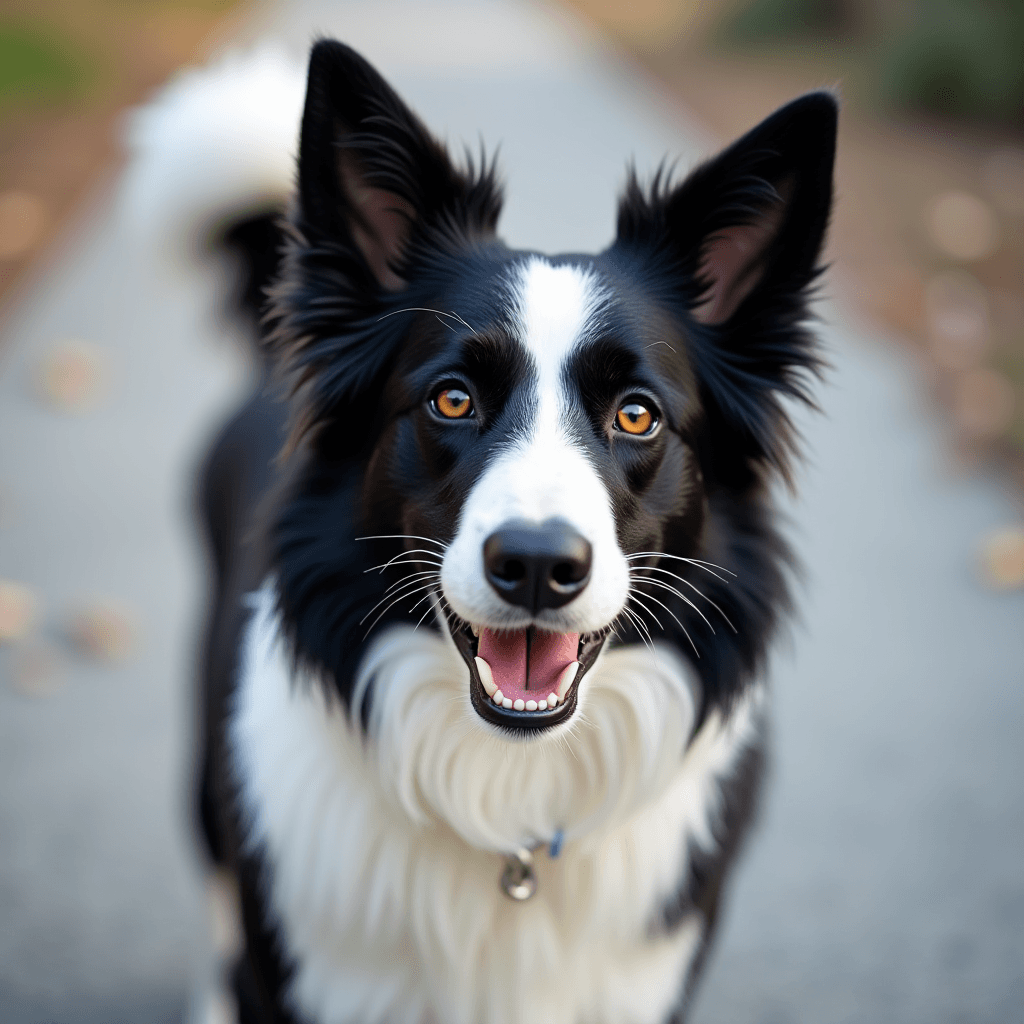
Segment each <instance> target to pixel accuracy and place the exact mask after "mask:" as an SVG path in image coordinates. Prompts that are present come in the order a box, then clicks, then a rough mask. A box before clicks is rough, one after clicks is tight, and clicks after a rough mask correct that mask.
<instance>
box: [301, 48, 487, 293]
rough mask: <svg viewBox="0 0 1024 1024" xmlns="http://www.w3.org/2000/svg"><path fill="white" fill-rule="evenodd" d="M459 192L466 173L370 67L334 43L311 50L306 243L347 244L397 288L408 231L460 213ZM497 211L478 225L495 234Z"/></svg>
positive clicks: (382, 282)
mask: <svg viewBox="0 0 1024 1024" xmlns="http://www.w3.org/2000/svg"><path fill="white" fill-rule="evenodd" d="M466 191H467V179H466V176H465V175H463V174H462V173H461V172H459V171H457V170H456V169H455V168H454V167H453V166H452V163H451V161H450V160H449V159H448V155H447V153H446V152H445V149H444V147H443V146H441V145H440V144H439V143H438V142H436V141H435V140H434V139H433V138H432V137H431V135H430V134H429V133H428V132H427V130H426V129H425V128H424V127H423V125H422V124H421V123H420V121H419V119H418V118H417V117H416V116H415V115H414V114H413V113H412V111H411V110H409V108H408V107H407V106H406V105H405V104H404V103H403V102H402V100H401V99H399V97H398V95H397V94H396V93H395V91H394V90H393V89H392V88H391V87H390V86H389V85H388V84H387V82H385V81H384V79H383V78H382V77H381V76H380V75H379V74H378V73H377V71H376V70H374V68H373V67H371V66H370V64H368V63H367V62H366V61H365V60H363V58H362V57H360V56H359V54H357V53H356V52H355V51H354V50H352V49H350V48H349V47H347V46H345V45H343V44H342V43H338V42H335V41H333V40H321V41H319V42H318V43H317V44H316V45H315V46H314V47H313V50H312V53H311V55H310V61H309V81H308V86H307V92H306V106H305V110H304V112H303V116H302V135H301V142H300V146H299V206H300V210H299V216H300V220H301V224H300V229H301V230H302V233H303V235H304V236H305V237H306V238H307V239H309V240H313V239H327V240H330V241H333V242H335V243H341V244H342V245H343V246H346V247H348V248H350V249H352V250H354V252H355V253H357V254H358V256H359V257H361V261H362V263H363V264H364V268H365V269H366V270H368V271H369V273H370V275H371V276H372V280H373V281H374V282H376V284H378V285H379V286H380V287H381V288H383V289H384V290H386V291H397V290H399V289H401V288H402V287H404V285H405V281H404V279H403V276H402V267H403V263H404V261H405V259H406V256H407V254H408V250H409V246H410V242H411V240H412V236H413V235H414V233H415V232H416V231H417V229H420V228H423V227H424V226H426V225H428V224H429V223H431V222H437V221H438V220H439V219H440V218H443V216H444V214H445V212H448V213H449V215H451V214H452V213H453V212H455V211H461V212H462V213H465V212H466V203H465V199H466V195H465V193H466ZM497 212H498V211H497V206H496V205H495V206H494V207H493V208H492V209H488V210H486V211H484V216H483V218H482V219H481V222H480V223H478V224H477V225H475V226H477V227H481V228H483V229H484V230H486V229H487V227H489V228H490V229H491V230H493V227H494V221H496V219H497ZM488 218H490V223H489V224H487V223H485V222H486V221H487V220H488Z"/></svg>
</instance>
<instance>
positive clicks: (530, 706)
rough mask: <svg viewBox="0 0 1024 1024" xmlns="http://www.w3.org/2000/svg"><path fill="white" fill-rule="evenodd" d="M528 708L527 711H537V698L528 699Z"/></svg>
mask: <svg viewBox="0 0 1024 1024" xmlns="http://www.w3.org/2000/svg"><path fill="white" fill-rule="evenodd" d="M526 710H527V711H536V710H537V702H536V701H535V700H528V701H527V702H526Z"/></svg>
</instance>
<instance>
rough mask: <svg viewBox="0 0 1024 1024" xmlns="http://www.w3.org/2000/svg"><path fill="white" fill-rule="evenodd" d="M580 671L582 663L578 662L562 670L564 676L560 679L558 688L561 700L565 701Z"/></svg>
mask: <svg viewBox="0 0 1024 1024" xmlns="http://www.w3.org/2000/svg"><path fill="white" fill-rule="evenodd" d="M579 670H580V663H579V662H578V661H574V662H573V663H572V664H571V665H566V666H565V668H564V669H562V674H561V675H560V676H559V677H558V686H557V688H556V690H557V693H558V699H559V700H565V695H566V694H567V693H568V692H569V687H570V686H572V683H573V680H574V679H575V678H576V673H577V672H579Z"/></svg>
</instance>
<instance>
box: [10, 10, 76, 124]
mask: <svg viewBox="0 0 1024 1024" xmlns="http://www.w3.org/2000/svg"><path fill="white" fill-rule="evenodd" d="M95 77H96V69H95V65H94V63H93V61H92V60H91V59H90V58H89V56H88V54H85V53H83V52H82V51H81V49H80V48H79V47H78V46H77V45H76V44H75V43H74V42H73V41H72V40H70V39H68V38H66V37H65V36H63V35H61V33H60V32H58V31H56V30H55V29H53V28H51V27H50V26H49V25H46V24H43V23H37V24H33V23H31V22H24V21H0V110H3V109H4V108H5V107H7V106H9V105H10V104H12V103H19V104H20V103H25V102H29V103H46V104H50V103H59V102H65V101H68V100H75V99H78V98H79V97H81V96H83V95H85V94H86V93H87V92H88V90H89V87H90V86H91V85H92V84H93V81H94V80H95Z"/></svg>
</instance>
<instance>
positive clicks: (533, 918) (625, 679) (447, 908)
mask: <svg viewBox="0 0 1024 1024" xmlns="http://www.w3.org/2000/svg"><path fill="white" fill-rule="evenodd" d="M290 665H291V662H290V660H289V658H288V656H287V652H286V650H285V647H284V644H283V642H282V640H281V639H280V636H279V632H278V623H277V621H276V619H275V613H274V595H273V591H272V590H271V589H270V588H269V587H267V588H265V589H264V590H263V591H261V592H260V594H258V595H257V596H256V600H255V603H254V616H253V621H252V623H251V625H250V628H249V630H248V633H247V637H246V642H245V645H244V649H243V659H242V671H241V677H240V684H239V689H238V692H237V698H236V704H235V707H234V710H233V717H232V721H231V724H230V740H231V746H232V752H233V764H234V769H235V772H236V774H237V778H238V781H239V783H240V790H241V796H242V803H243V807H244V810H245V812H246V814H247V820H248V840H249V842H250V843H252V844H262V849H263V851H264V852H265V855H266V857H267V861H268V866H269V869H270V871H271V877H272V882H273V884H272V885H271V886H270V887H269V895H270V900H271V907H270V910H271V913H272V915H274V916H275V917H276V920H277V923H278V924H279V926H280V929H281V935H282V938H283V941H284V945H285V952H286V954H289V955H290V956H291V957H293V958H294V961H295V963H296V964H297V965H298V968H297V971H296V974H295V976H294V979H293V981H292V984H291V988H290V990H289V1000H290V1002H291V1003H292V1005H293V1007H294V1008H295V1009H296V1010H298V1011H300V1012H301V1013H305V1014H308V1015H309V1016H310V1017H311V1018H312V1019H316V1020H317V1021H319V1022H322V1024H348V1022H352V1024H355V1022H357V1021H358V1022H361V1024H374V1022H384V1021H385V1020H386V1021H389V1022H408V1024H425V1022H428V1021H442V1020H443V1021H446V1022H449V1021H450V1022H452V1024H506V1022H507V1024H527V1022H530V1024H536V1022H548V1021H565V1022H574V1021H578V1022H588V1024H603V1022H608V1024H612V1022H622V1021H634V1022H637V1024H655V1022H658V1021H660V1020H663V1019H664V1018H665V1016H666V1014H667V1013H668V1012H669V1010H670V1009H671V1007H672V1006H674V1005H675V1003H676V1002H677V1000H678V998H679V996H680V993H681V986H682V983H683V979H684V976H685V973H686V970H687V967H688V965H689V963H690V962H691V960H692V957H693V955H694V953H695V951H696V950H697V948H698V947H699V944H700V940H701V937H702V934H703V927H704V923H703V921H702V920H700V919H699V918H698V917H697V916H691V917H689V918H687V919H686V920H684V922H683V923H682V924H681V926H680V927H679V928H678V929H676V930H675V931H674V932H672V933H670V934H667V935H666V934H664V933H661V932H659V931H658V930H657V928H656V927H654V925H655V924H656V921H657V919H658V914H659V910H660V908H661V906H662V905H663V903H664V901H665V900H666V899H668V898H669V897H670V896H671V895H672V894H673V893H674V892H675V890H676V888H677V886H678V884H679V882H680V881H681V879H682V878H683V876H684V871H685V867H686V858H687V843H688V842H689V841H691V840H692V841H693V842H695V843H698V844H700V845H701V846H703V847H705V848H710V847H711V845H712V844H713V843H714V838H713V834H712V825H713V822H714V820H715V815H716V809H717V801H718V793H719V791H718V787H717V783H718V781H719V780H721V779H723V778H725V777H727V776H728V775H729V773H730V771H731V770H732V769H733V766H734V765H735V763H736V760H737V758H738V756H739V755H740V754H741V753H742V751H743V750H744V749H745V748H746V747H747V746H748V745H749V744H750V743H752V742H753V741H754V740H755V739H756V736H757V734H758V730H759V728H760V719H761V704H762V693H761V691H760V690H755V691H753V692H751V693H750V694H749V695H748V696H747V697H746V698H745V699H744V700H743V701H741V702H740V704H739V705H738V706H737V707H736V709H735V710H734V712H733V714H732V715H731V716H730V718H729V720H728V721H726V722H723V721H722V720H721V719H720V718H719V717H718V715H717V713H714V714H712V715H711V716H710V717H709V718H708V720H707V721H706V723H705V724H704V726H703V727H702V729H701V731H700V733H699V734H698V735H697V737H696V738H695V739H694V741H693V742H692V743H691V745H690V746H689V748H688V749H687V748H686V740H687V737H688V734H689V731H690V728H691V726H692V722H693V714H694V706H695V701H696V699H697V696H698V695H697V693H696V692H695V689H694V687H695V686H696V684H695V682H694V681H693V678H692V676H691V673H690V672H689V670H688V669H687V668H686V666H685V664H684V662H683V661H682V660H681V659H680V658H679V657H678V656H677V655H676V654H674V653H673V652H672V651H670V650H668V649H665V648H658V649H657V653H656V655H652V654H651V653H650V652H649V651H647V650H646V649H643V648H641V649H632V648H627V649H623V650H619V651H613V652H611V653H609V654H608V655H607V656H606V657H605V658H604V659H603V660H602V661H601V662H600V663H599V664H598V665H597V666H596V667H595V668H594V669H593V670H592V671H591V673H590V674H589V675H588V677H586V678H585V679H584V684H583V685H586V687H587V691H588V692H587V699H586V701H585V702H584V703H583V705H582V709H581V712H580V713H579V714H578V715H577V716H576V721H575V723H574V724H573V726H572V728H571V730H570V731H569V732H568V733H564V734H562V735H561V736H559V737H549V738H544V737H543V736H542V737H540V738H538V739H537V740H536V741H535V742H533V743H530V744H514V743H510V742H507V741H504V742H503V741H502V740H501V739H499V738H498V737H496V736H494V735H493V734H491V733H490V732H488V731H487V730H485V729H484V728H483V727H482V723H481V721H480V719H479V717H478V716H477V715H476V714H475V712H473V711H472V709H471V707H470V705H469V699H468V692H469V691H468V673H467V670H466V668H465V666H464V664H463V663H462V662H461V660H460V659H459V658H458V656H457V654H456V653H455V651H454V649H453V647H452V645H451V642H450V641H447V640H444V639H441V638H440V637H438V636H437V635H435V634H430V633H424V632H415V631H413V630H412V629H411V628H410V627H408V626H401V627H393V628H392V629H391V630H390V631H389V632H388V633H386V634H385V635H383V636H382V637H381V638H379V639H378V640H377V641H376V643H375V644H374V645H373V646H372V648H371V650H370V652H369V653H368V655H367V657H366V659H365V663H364V665H363V667H362V668H361V670H360V676H361V679H360V684H359V685H360V687H363V686H365V685H366V680H367V679H368V678H369V677H371V676H372V677H373V678H374V684H373V694H374V698H373V704H372V712H371V727H370V735H369V736H364V735H363V734H362V733H361V731H360V729H359V727H358V725H357V724H356V723H354V722H353V721H351V720H350V718H349V717H347V716H346V715H345V714H344V713H343V711H342V709H341V707H340V706H339V705H338V703H337V702H336V701H332V700H330V699H328V697H327V696H326V693H327V692H328V691H327V690H326V689H325V687H324V686H322V685H321V684H320V683H319V681H317V680H309V679H300V680H295V679H293V678H292V677H291V669H290ZM684 751H685V753H684ZM559 827H563V828H564V829H565V833H566V842H565V847H564V851H563V853H562V855H561V857H560V858H559V859H557V860H552V859H551V858H550V857H549V856H548V855H547V854H546V853H543V852H540V851H538V855H537V872H538V876H539V889H538V893H537V895H536V896H534V897H533V898H532V899H531V900H529V901H528V902H526V903H522V904H519V903H514V902H512V901H510V900H509V899H508V898H507V897H506V896H505V895H504V894H503V893H502V892H501V891H500V889H499V886H498V878H499V875H500V872H501V867H502V860H501V858H500V856H499V855H498V852H499V851H507V850H511V849H513V848H515V847H516V846H518V845H520V844H522V843H523V842H531V841H536V840H540V841H542V842H543V841H547V840H548V839H549V838H550V837H551V834H552V832H553V831H554V830H555V829H556V828H559Z"/></svg>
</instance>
